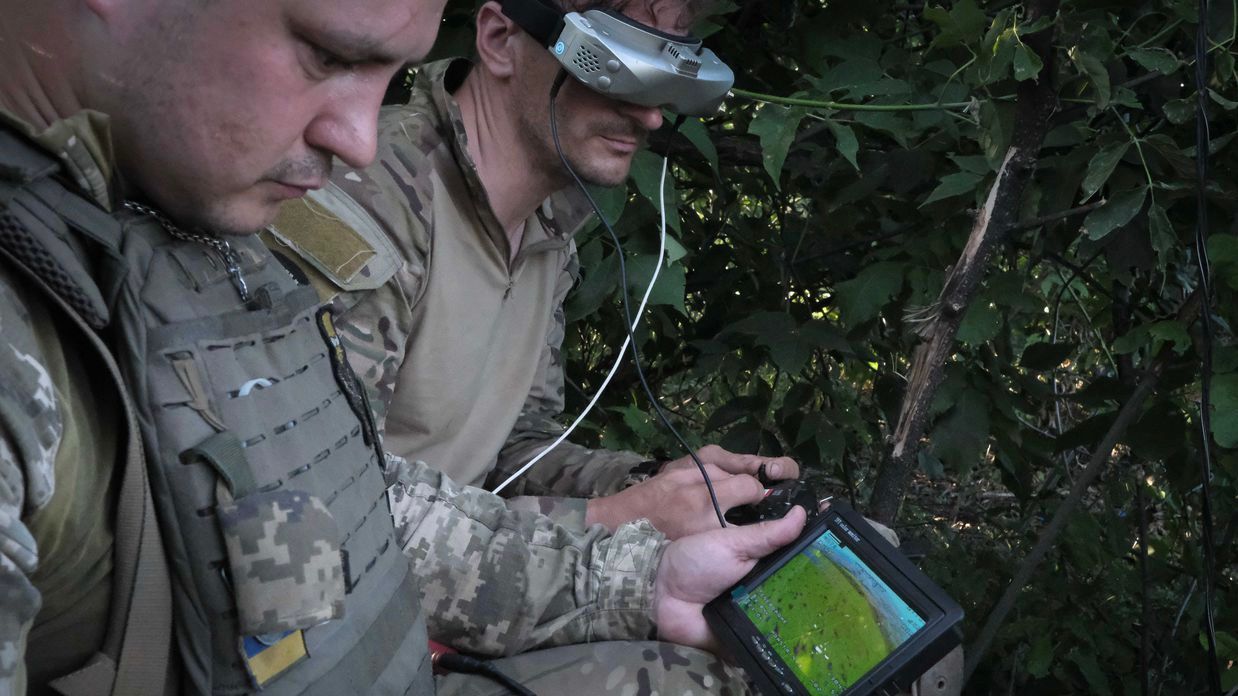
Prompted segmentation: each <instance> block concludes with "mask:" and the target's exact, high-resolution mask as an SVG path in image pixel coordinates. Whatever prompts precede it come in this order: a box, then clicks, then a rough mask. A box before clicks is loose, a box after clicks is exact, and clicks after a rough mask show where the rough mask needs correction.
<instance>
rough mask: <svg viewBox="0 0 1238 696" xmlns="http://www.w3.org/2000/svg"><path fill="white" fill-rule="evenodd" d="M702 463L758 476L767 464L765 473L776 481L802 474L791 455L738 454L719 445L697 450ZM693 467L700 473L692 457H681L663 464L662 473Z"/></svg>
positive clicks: (731, 471) (726, 470) (730, 472)
mask: <svg viewBox="0 0 1238 696" xmlns="http://www.w3.org/2000/svg"><path fill="white" fill-rule="evenodd" d="M696 456H697V457H698V458H700V460H701V463H702V464H706V465H709V464H712V465H714V466H716V467H718V468H719V469H721V470H723V471H725V472H727V473H728V474H748V475H750V476H756V475H757V472H758V471H759V470H760V469H761V466H762V465H764V466H765V475H766V476H767V477H768V478H770V479H773V480H775V481H781V480H783V479H793V478H796V477H798V476H799V475H800V467H799V464H796V463H795V460H794V459H791V458H790V457H762V456H759V455H756V454H736V453H734V452H730V451H727V450H725V449H723V448H721V447H719V446H718V445H705V446H704V447H702V448H700V449H699V450H697V451H696ZM679 469H691V470H692V471H696V472H697V474H698V475H699V474H700V471H699V470H698V469H697V468H696V462H694V461H692V457H687V456H684V457H680V458H679V459H676V460H674V461H670V462H667V463H666V464H663V465H662V473H667V472H671V471H677V470H679Z"/></svg>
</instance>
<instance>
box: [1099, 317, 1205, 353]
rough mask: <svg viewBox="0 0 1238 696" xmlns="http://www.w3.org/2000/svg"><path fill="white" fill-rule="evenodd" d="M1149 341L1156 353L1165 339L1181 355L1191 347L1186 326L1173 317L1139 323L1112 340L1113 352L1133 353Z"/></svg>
mask: <svg viewBox="0 0 1238 696" xmlns="http://www.w3.org/2000/svg"><path fill="white" fill-rule="evenodd" d="M1149 341H1151V343H1152V352H1153V353H1157V352H1158V351H1160V349H1161V345H1163V344H1164V343H1165V342H1166V341H1168V342H1170V343H1172V344H1173V346H1174V352H1175V353H1177V354H1178V355H1182V354H1183V353H1185V352H1186V349H1187V348H1190V347H1191V335H1190V334H1188V333H1187V332H1186V326H1184V325H1183V324H1182V322H1180V321H1177V320H1175V319H1165V320H1163V321H1154V322H1152V323H1149V324H1140V325H1139V326H1136V327H1135V328H1133V329H1131V330H1130V331H1128V332H1126V334H1125V335H1123V336H1121V337H1119V338H1118V339H1117V340H1115V341H1114V342H1113V352H1115V353H1117V354H1119V355H1125V354H1127V353H1134V352H1135V351H1137V350H1139V349H1140V348H1142V347H1143V346H1144V345H1146V344H1147V343H1148V342H1149Z"/></svg>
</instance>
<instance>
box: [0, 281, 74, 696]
mask: <svg viewBox="0 0 1238 696" xmlns="http://www.w3.org/2000/svg"><path fill="white" fill-rule="evenodd" d="M0 263H2V262H0ZM19 282H20V281H18V279H17V278H15V277H13V276H10V275H8V274H7V273H6V272H5V269H4V268H3V266H2V265H0V692H4V691H6V690H7V691H12V692H14V693H24V691H25V683H26V669H25V660H24V657H25V652H26V642H27V638H28V636H29V632H30V628H31V626H32V625H33V623H34V617H35V615H36V614H37V613H38V611H39V608H40V607H41V606H42V597H41V595H40V593H39V591H38V590H37V589H36V588H35V586H34V584H33V582H32V581H31V576H32V575H33V574H34V573H35V571H36V570H37V569H38V566H39V554H38V546H37V544H36V543H35V539H34V536H33V535H32V534H31V533H30V530H29V528H28V527H27V526H26V519H27V517H28V516H29V515H31V514H33V513H34V512H36V511H38V510H41V509H42V508H44V507H45V506H46V505H47V504H48V503H49V502H50V500H51V499H52V495H53V494H54V492H55V480H54V478H53V475H54V472H55V466H56V454H57V449H58V445H59V442H60V437H61V435H62V433H63V432H64V424H63V420H62V416H61V411H60V405H59V403H58V401H57V394H56V390H55V389H54V388H53V385H52V378H51V374H50V372H49V370H48V367H47V366H46V365H45V361H44V359H43V356H42V354H41V350H40V349H39V347H38V342H37V340H36V331H37V329H36V326H35V324H36V322H38V321H41V322H43V323H44V324H48V323H50V320H49V319H47V313H46V312H43V311H41V312H39V317H40V318H38V319H36V318H35V317H33V316H32V313H31V311H30V308H31V307H32V306H33V307H38V306H39V304H40V303H36V302H32V298H30V297H29V296H27V295H26V293H23V292H22V291H21V290H20V289H18V288H19V287H20V285H19V284H18V283H19Z"/></svg>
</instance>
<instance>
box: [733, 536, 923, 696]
mask: <svg viewBox="0 0 1238 696" xmlns="http://www.w3.org/2000/svg"><path fill="white" fill-rule="evenodd" d="M732 596H733V598H734V600H735V603H736V605H738V606H739V607H740V609H741V610H742V611H743V612H744V614H746V615H747V616H748V618H749V620H751V621H752V623H753V625H755V626H756V627H757V629H758V630H760V631H761V633H762V634H764V635H765V637H766V639H767V640H768V641H769V643H770V646H771V647H772V648H773V649H774V651H775V652H777V653H778V655H779V656H780V657H781V658H782V660H783V662H785V663H786V664H787V666H789V667H790V668H791V669H792V670H793V671H794V672H795V673H796V676H798V677H799V680H800V682H801V683H802V684H803V685H804V687H805V688H806V689H807V690H808V692H809V693H811V694H813V696H817V695H821V696H834V695H836V694H841V693H843V691H844V690H846V689H847V688H848V687H850V686H851V685H853V684H855V683H856V682H857V681H859V680H860V678H861V677H863V676H864V675H865V674H866V673H867V672H868V671H869V670H871V669H872V668H873V667H875V666H876V665H877V664H878V663H879V662H881V660H882V659H884V658H885V657H886V656H888V655H889V654H890V653H892V652H893V651H894V649H895V648H897V647H898V646H900V645H902V644H903V643H905V642H906V641H907V640H908V639H909V638H910V637H911V636H912V635H913V634H914V633H915V632H916V631H918V630H920V629H921V628H923V627H924V623H925V622H924V619H923V618H921V616H920V615H919V614H917V613H916V612H915V610H913V609H912V608H911V607H910V606H909V605H908V604H907V602H906V601H904V600H903V599H902V598H901V597H899V596H898V595H897V594H895V592H894V590H893V589H891V588H890V586H889V585H887V584H886V583H885V581H883V580H882V579H881V578H880V577H878V576H877V574H876V573H875V572H873V569H872V568H870V567H869V566H868V565H867V564H865V563H864V562H863V561H861V560H860V558H859V557H858V556H856V554H855V552H854V551H852V550H851V549H849V548H847V547H846V546H843V545H842V543H841V542H840V541H839V538H838V536H837V534H836V532H835V531H833V530H827V531H826V532H825V533H824V534H822V535H821V536H819V537H818V538H817V540H816V541H814V542H813V543H812V544H810V545H809V546H808V547H807V548H805V549H804V550H803V551H801V552H800V553H798V554H796V555H795V556H794V557H793V558H791V559H790V560H789V561H788V562H787V564H786V565H785V566H783V567H782V568H781V569H780V570H779V571H778V572H777V573H775V574H774V575H772V576H770V577H769V578H768V579H767V580H765V582H763V583H761V584H760V585H759V586H757V587H756V588H755V589H754V590H751V591H749V590H746V589H745V588H742V587H741V588H737V589H736V590H735V592H734V593H733V595H732Z"/></svg>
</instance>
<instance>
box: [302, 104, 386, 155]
mask: <svg viewBox="0 0 1238 696" xmlns="http://www.w3.org/2000/svg"><path fill="white" fill-rule="evenodd" d="M349 96H350V97H351V98H340V99H336V100H333V101H332V102H331V103H330V104H328V107H327V108H326V109H324V110H323V113H322V114H320V115H319V116H318V118H315V119H314V120H313V121H312V122H310V125H309V127H308V128H306V130H305V143H306V144H307V145H309V146H310V147H312V148H315V149H318V150H321V151H324V152H329V153H331V154H332V155H335V156H336V157H339V158H340V159H341V160H342V161H343V162H344V163H345V164H347V165H348V166H350V167H354V168H358V169H359V168H361V167H365V166H367V165H369V164H370V162H372V161H373V160H374V156H375V154H376V153H377V152H378V110H379V107H381V106H382V94H381V93H377V94H375V95H372V96H371V95H365V96H361V95H358V94H356V93H353V94H351V95H349Z"/></svg>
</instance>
